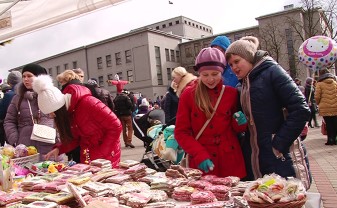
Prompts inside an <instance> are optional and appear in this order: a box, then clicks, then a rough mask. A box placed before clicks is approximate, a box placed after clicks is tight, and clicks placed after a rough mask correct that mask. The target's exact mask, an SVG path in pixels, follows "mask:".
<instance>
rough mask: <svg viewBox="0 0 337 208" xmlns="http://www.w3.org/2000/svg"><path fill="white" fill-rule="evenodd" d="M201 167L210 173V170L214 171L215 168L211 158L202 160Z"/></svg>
mask: <svg viewBox="0 0 337 208" xmlns="http://www.w3.org/2000/svg"><path fill="white" fill-rule="evenodd" d="M198 168H199V169H201V170H203V171H204V172H205V173H208V171H212V170H213V168H214V164H213V162H212V161H211V160H210V159H207V160H204V161H202V162H201V163H200V164H199V166H198Z"/></svg>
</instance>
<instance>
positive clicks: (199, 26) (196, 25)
mask: <svg viewBox="0 0 337 208" xmlns="http://www.w3.org/2000/svg"><path fill="white" fill-rule="evenodd" d="M185 24H187V25H189V26H192V27H196V28H198V29H200V30H203V31H207V32H210V33H212V30H211V29H208V28H207V27H204V26H202V25H198V24H197V23H195V24H194V23H193V22H190V21H188V22H187V20H185Z"/></svg>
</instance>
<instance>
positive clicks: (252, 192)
mask: <svg viewBox="0 0 337 208" xmlns="http://www.w3.org/2000/svg"><path fill="white" fill-rule="evenodd" d="M243 197H244V198H245V199H246V200H247V202H248V204H249V205H250V206H251V207H260V204H265V205H267V206H268V207H301V205H303V204H304V203H305V200H306V191H305V188H304V186H303V183H302V182H301V181H300V180H298V179H295V178H293V179H288V180H286V179H284V178H282V177H281V176H279V175H276V174H270V175H265V176H264V177H263V178H259V179H257V180H256V181H254V182H252V183H250V185H249V187H247V189H246V190H245V192H244V195H243ZM294 204H296V206H293V205H294Z"/></svg>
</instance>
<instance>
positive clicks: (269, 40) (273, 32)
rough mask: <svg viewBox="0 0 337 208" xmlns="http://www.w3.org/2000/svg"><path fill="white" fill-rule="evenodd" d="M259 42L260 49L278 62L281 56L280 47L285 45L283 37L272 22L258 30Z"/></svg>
mask: <svg viewBox="0 0 337 208" xmlns="http://www.w3.org/2000/svg"><path fill="white" fill-rule="evenodd" d="M260 41H261V47H262V48H263V49H264V50H266V51H267V52H268V53H269V55H270V56H272V57H273V58H274V59H275V60H276V61H277V62H279V61H280V58H281V56H282V53H281V46H282V45H284V44H285V42H284V41H285V36H284V33H283V32H282V31H280V28H279V27H278V26H277V25H275V24H274V22H273V21H272V20H270V21H269V22H268V23H267V24H265V25H264V26H263V28H261V29H260Z"/></svg>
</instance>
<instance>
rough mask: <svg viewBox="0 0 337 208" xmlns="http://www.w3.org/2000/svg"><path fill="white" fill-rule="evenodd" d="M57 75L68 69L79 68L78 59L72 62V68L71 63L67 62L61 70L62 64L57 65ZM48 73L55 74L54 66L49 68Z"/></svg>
mask: <svg viewBox="0 0 337 208" xmlns="http://www.w3.org/2000/svg"><path fill="white" fill-rule="evenodd" d="M55 68H56V75H58V74H61V72H62V71H65V70H67V69H77V68H78V67H77V61H73V62H72V68H69V64H68V63H65V64H63V70H62V71H61V66H56V67H55ZM48 73H49V75H50V76H53V75H54V73H53V68H48Z"/></svg>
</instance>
